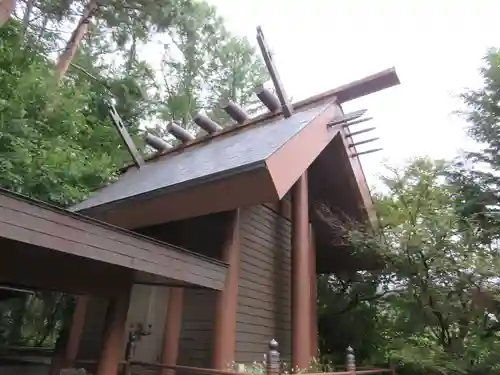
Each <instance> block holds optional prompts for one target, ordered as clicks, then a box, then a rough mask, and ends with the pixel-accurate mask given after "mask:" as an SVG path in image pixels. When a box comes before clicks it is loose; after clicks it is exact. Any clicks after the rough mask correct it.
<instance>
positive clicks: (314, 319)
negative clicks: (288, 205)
mask: <svg viewBox="0 0 500 375" xmlns="http://www.w3.org/2000/svg"><path fill="white" fill-rule="evenodd" d="M309 239H310V243H311V249H310V252H309V254H310V262H311V264H310V266H311V332H310V333H311V357H312V358H316V356H317V355H318V311H317V305H318V302H317V290H316V289H317V286H316V242H315V238H314V232H313V228H312V224H309Z"/></svg>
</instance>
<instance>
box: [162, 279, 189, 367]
mask: <svg viewBox="0 0 500 375" xmlns="http://www.w3.org/2000/svg"><path fill="white" fill-rule="evenodd" d="M168 293H169V294H168V305H167V315H166V317H165V330H164V334H163V349H162V356H161V358H162V363H163V364H165V365H169V366H175V365H177V358H178V356H179V344H180V338H181V329H182V310H183V304H184V289H183V288H170V289H169V291H168ZM162 375H175V370H172V369H163V370H162Z"/></svg>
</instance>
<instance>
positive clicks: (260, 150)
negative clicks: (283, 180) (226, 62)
mask: <svg viewBox="0 0 500 375" xmlns="http://www.w3.org/2000/svg"><path fill="white" fill-rule="evenodd" d="M326 106H327V105H325V104H321V105H319V106H316V107H314V108H310V109H307V110H305V111H303V112H298V113H296V114H294V115H293V116H292V117H290V118H288V119H277V120H276V121H274V122H270V123H267V124H263V125H258V124H256V125H255V126H249V127H248V128H246V129H245V128H244V129H241V130H239V131H235V132H234V133H232V134H227V135H223V136H220V137H215V138H213V139H212V140H210V141H208V142H206V143H201V144H199V145H194V146H192V147H188V148H186V149H185V150H181V151H179V152H173V153H172V154H167V155H165V156H163V157H160V158H159V159H158V160H155V161H151V162H149V163H148V164H146V165H145V166H143V167H141V168H140V169H136V168H132V169H130V170H128V171H127V172H126V173H125V174H123V175H122V176H120V178H119V179H118V180H117V181H116V182H114V183H112V184H110V185H108V186H107V187H105V188H103V189H101V190H99V191H97V192H96V193H94V194H93V195H92V196H91V197H90V198H88V199H87V200H85V201H83V202H81V203H79V204H77V205H76V206H73V207H72V208H71V210H72V211H80V210H85V209H88V208H91V207H96V206H101V205H103V204H107V203H111V202H115V201H118V200H122V199H127V198H131V197H134V196H138V195H141V194H147V193H150V192H154V191H158V190H159V189H161V190H162V192H165V193H166V192H167V191H172V190H178V189H183V188H186V187H187V186H189V185H191V186H192V185H193V184H198V183H203V182H204V181H207V180H210V179H214V178H217V177H219V176H226V175H228V174H232V173H236V172H238V171H240V170H242V169H251V168H252V166H256V165H259V164H260V163H262V162H264V161H265V159H267V158H268V157H269V156H270V155H271V154H273V153H274V152H275V151H276V150H278V149H279V148H280V147H281V146H282V145H283V144H285V143H286V142H287V141H288V140H289V139H290V138H292V137H293V136H294V135H296V134H297V133H299V132H300V131H301V130H302V129H303V128H304V127H305V126H306V125H307V124H308V123H309V122H310V121H311V120H312V119H314V118H315V117H316V116H317V115H318V114H319V113H321V112H322V111H323V110H324V109H325V108H326Z"/></svg>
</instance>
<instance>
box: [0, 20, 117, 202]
mask: <svg viewBox="0 0 500 375" xmlns="http://www.w3.org/2000/svg"><path fill="white" fill-rule="evenodd" d="M16 27H17V25H16V24H15V23H13V22H12V23H10V24H9V25H8V26H7V27H3V28H2V29H0V38H1V40H2V44H1V49H0V67H1V70H0V87H2V90H1V92H0V184H1V186H2V187H4V188H7V189H10V190H13V191H16V192H19V193H22V194H26V195H29V196H32V197H35V198H38V199H41V200H44V201H47V202H51V203H54V204H58V205H62V206H67V205H69V204H71V203H74V202H76V201H78V200H81V199H82V198H84V197H85V196H86V195H88V194H89V193H90V191H92V190H93V189H96V188H97V187H99V186H101V185H102V184H104V183H106V182H107V181H109V179H110V178H112V177H113V175H114V173H115V170H116V163H119V162H123V160H117V158H116V148H117V146H118V138H117V137H116V134H115V133H114V131H113V129H112V127H111V124H109V122H108V121H107V120H104V121H103V120H102V119H100V120H101V121H95V120H98V118H97V116H96V115H94V116H93V117H91V118H90V120H94V122H90V121H89V117H90V116H89V115H88V113H85V110H89V111H91V112H94V113H95V106H93V107H94V108H93V109H92V107H91V105H92V102H91V101H90V100H89V99H90V97H89V95H88V91H87V90H88V89H87V87H86V85H85V86H83V87H82V86H80V87H79V86H76V85H73V84H70V83H68V84H64V85H62V86H60V87H59V86H58V83H57V82H56V81H55V80H54V79H53V77H52V74H51V73H52V72H51V65H50V63H49V62H48V61H47V60H46V59H45V58H44V57H43V56H41V55H38V54H36V53H34V51H33V50H32V49H31V47H29V46H25V47H20V45H19V40H18V39H17V30H16Z"/></svg>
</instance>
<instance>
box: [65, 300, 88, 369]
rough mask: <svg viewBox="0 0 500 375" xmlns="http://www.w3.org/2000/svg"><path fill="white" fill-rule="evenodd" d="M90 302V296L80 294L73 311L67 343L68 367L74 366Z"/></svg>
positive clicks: (66, 362) (66, 361)
mask: <svg viewBox="0 0 500 375" xmlns="http://www.w3.org/2000/svg"><path fill="white" fill-rule="evenodd" d="M88 304H89V297H88V296H86V295H79V296H77V297H76V306H75V311H74V312H73V319H72V321H71V328H70V330H69V336H68V342H67V344H66V358H65V367H66V368H69V367H73V365H74V363H75V360H76V357H77V355H78V350H79V348H80V341H81V338H82V333H83V328H84V326H85V315H86V314H87V306H88Z"/></svg>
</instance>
